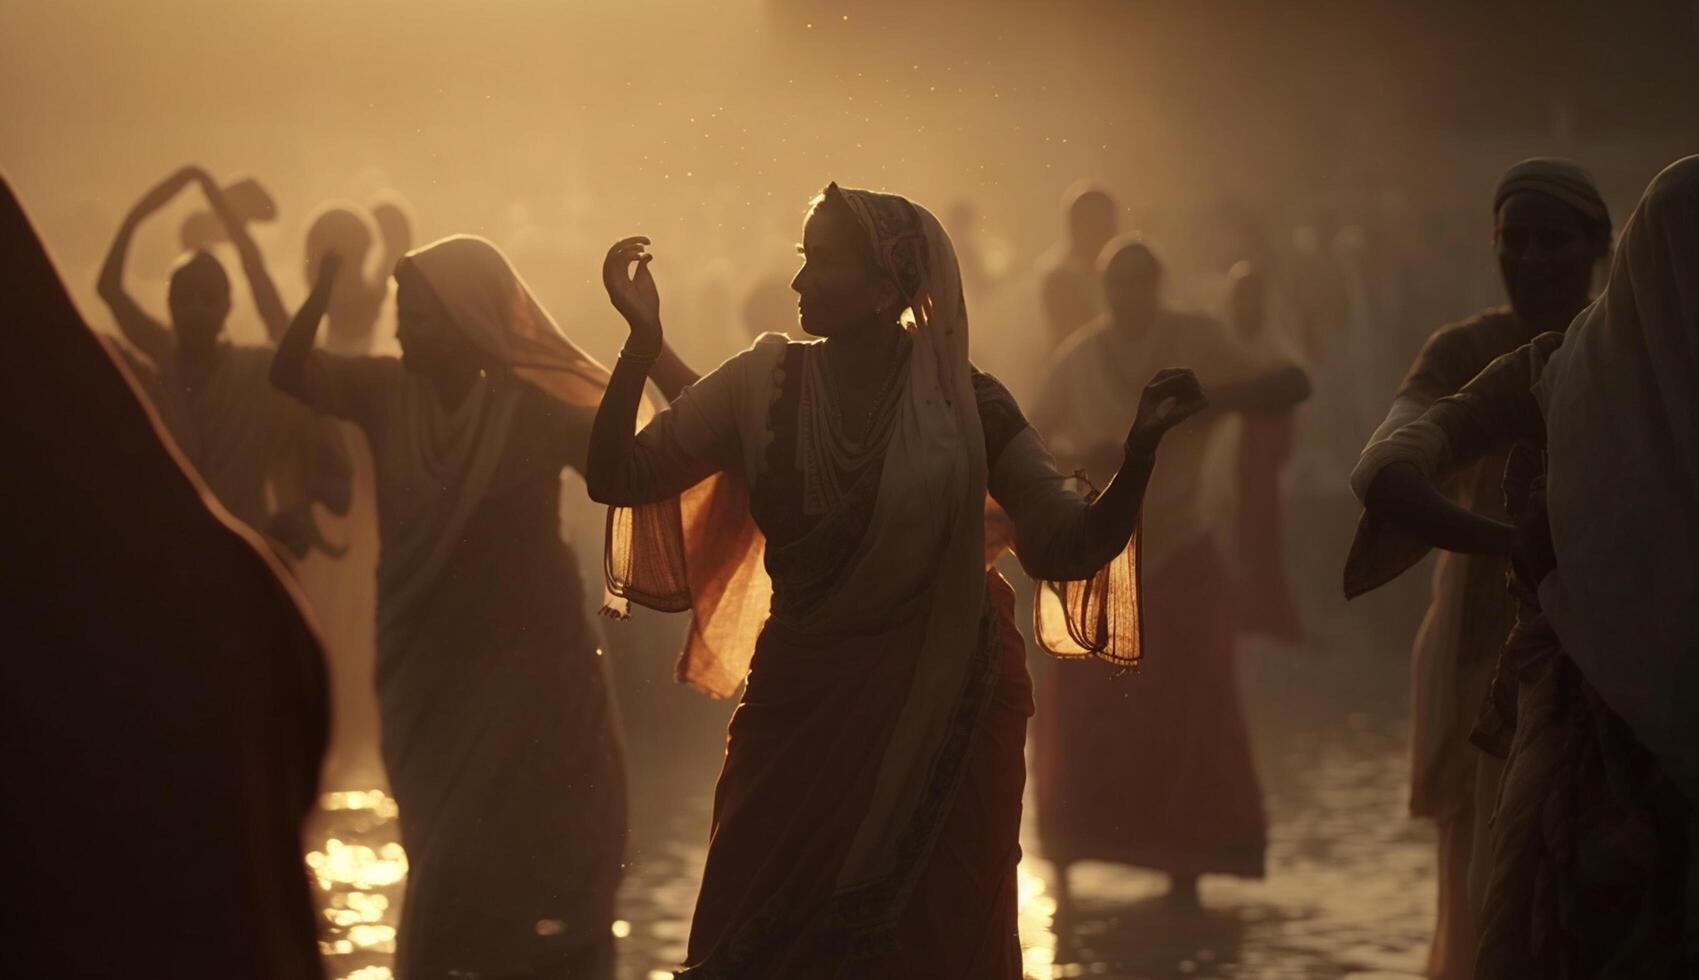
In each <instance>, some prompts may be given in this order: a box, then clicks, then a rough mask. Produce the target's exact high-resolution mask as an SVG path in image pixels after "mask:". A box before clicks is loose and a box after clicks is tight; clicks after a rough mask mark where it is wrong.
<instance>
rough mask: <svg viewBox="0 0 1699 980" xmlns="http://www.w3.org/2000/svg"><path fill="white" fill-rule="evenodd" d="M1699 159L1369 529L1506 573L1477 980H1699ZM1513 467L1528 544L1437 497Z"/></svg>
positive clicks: (1436, 421) (1401, 471)
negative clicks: (1563, 317) (1496, 766)
mask: <svg viewBox="0 0 1699 980" xmlns="http://www.w3.org/2000/svg"><path fill="white" fill-rule="evenodd" d="M1695 270H1699V157H1688V158H1687V159H1685V160H1681V161H1678V162H1677V163H1675V164H1672V165H1671V166H1670V167H1668V168H1667V169H1665V170H1664V172H1663V173H1661V174H1660V175H1659V176H1658V177H1657V178H1656V179H1654V180H1653V182H1652V184H1651V185H1650V186H1649V187H1648V188H1647V189H1646V193H1645V196H1644V197H1643V198H1642V199H1641V202H1640V206H1639V207H1638V208H1637V209H1636V210H1635V212H1634V215H1633V216H1632V217H1630V218H1629V221H1628V224H1627V225H1626V226H1625V227H1624V229H1623V234H1622V240H1621V243H1620V246H1619V248H1618V250H1617V252H1616V255H1615V258H1614V260H1613V262H1612V267H1611V277H1610V284H1609V286H1608V287H1607V288H1606V290H1605V292H1604V293H1603V294H1602V295H1601V296H1600V298H1599V299H1598V301H1597V302H1595V303H1594V304H1593V305H1591V306H1590V307H1588V308H1587V309H1585V310H1584V311H1583V312H1582V313H1581V314H1580V315H1579V316H1578V317H1577V318H1576V320H1575V322H1574V324H1573V325H1571V326H1570V328H1569V330H1568V333H1567V335H1565V334H1561V333H1555V332H1553V333H1546V334H1542V335H1541V336H1539V337H1537V338H1535V339H1534V341H1533V342H1532V343H1531V344H1529V345H1527V346H1524V347H1522V348H1520V349H1519V350H1516V351H1514V352H1512V353H1510V354H1506V355H1504V356H1502V357H1500V358H1499V359H1497V360H1496V361H1494V362H1493V363H1492V364H1491V365H1490V366H1489V367H1488V368H1487V369H1486V370H1485V371H1483V372H1482V373H1481V374H1480V375H1479V376H1477V377H1476V378H1475V379H1474V380H1473V381H1471V382H1469V383H1468V384H1467V385H1466V386H1465V387H1464V388H1463V389H1462V391H1461V392H1459V393H1458V394H1456V395H1453V396H1451V397H1448V398H1444V399H1441V400H1440V401H1438V402H1436V403H1435V404H1434V405H1433V406H1432V407H1431V408H1429V409H1428V410H1427V411H1426V412H1425V413H1423V414H1422V415H1420V416H1418V417H1417V418H1415V419H1414V420H1412V421H1410V422H1408V423H1406V424H1404V425H1403V426H1401V427H1399V428H1398V429H1396V430H1395V431H1393V432H1392V433H1390V434H1389V435H1388V437H1387V440H1386V442H1385V443H1384V448H1383V449H1382V450H1381V454H1382V456H1383V458H1384V465H1383V466H1382V467H1381V468H1380V471H1379V472H1378V473H1377V474H1376V475H1375V478H1374V480H1373V481H1372V482H1370V483H1369V485H1368V487H1367V492H1366V494H1365V496H1364V502H1365V504H1366V506H1367V507H1368V508H1369V512H1370V514H1371V516H1373V517H1374V518H1375V519H1377V520H1380V521H1387V522H1392V523H1393V524H1394V525H1395V526H1396V527H1397V528H1399V529H1400V530H1401V532H1402V533H1406V534H1410V535H1413V536H1414V537H1416V538H1417V539H1419V540H1421V541H1423V542H1425V543H1427V544H1429V545H1431V546H1433V547H1439V548H1445V549H1448V550H1450V551H1454V552H1461V553H1465V554H1481V555H1498V556H1505V555H1508V556H1509V560H1510V565H1511V568H1512V581H1513V590H1512V591H1513V594H1514V596H1515V599H1516V603H1517V606H1518V609H1517V616H1516V624H1515V626H1514V628H1513V629H1512V630H1511V632H1510V636H1509V639H1508V640H1507V641H1506V643H1505V644H1504V646H1503V649H1502V653H1501V654H1500V656H1499V659H1498V669H1497V674H1496V676H1495V678H1494V679H1493V681H1492V686H1491V694H1490V696H1489V697H1488V698H1487V699H1486V703H1485V705H1484V706H1483V705H1481V704H1480V703H1479V702H1477V705H1476V707H1477V709H1478V710H1479V709H1482V708H1484V710H1479V716H1480V721H1479V723H1478V724H1477V726H1476V729H1475V734H1474V737H1473V741H1474V742H1475V744H1476V745H1478V746H1480V747H1481V748H1482V749H1485V750H1486V751H1488V752H1491V753H1493V754H1494V755H1497V756H1501V757H1503V758H1504V760H1505V761H1504V776H1503V778H1502V781H1501V783H1500V784H1499V788H1498V794H1497V806H1496V809H1495V811H1494V813H1493V817H1492V824H1491V831H1490V835H1489V840H1488V842H1487V843H1489V844H1490V863H1489V864H1488V873H1487V875H1486V888H1485V893H1484V894H1485V898H1484V901H1483V909H1482V916H1481V930H1480V942H1479V948H1478V954H1477V956H1476V959H1475V976H1476V977H1478V978H1480V980H1501V978H1513V977H1536V976H1537V977H1558V978H1584V977H1587V978H1591V977H1624V978H1626V977H1660V978H1661V977H1687V976H1692V975H1693V972H1694V970H1695V969H1696V968H1699V914H1696V913H1699V874H1696V869H1699V862H1696V861H1695V860H1694V859H1693V855H1694V854H1695V853H1696V851H1695V847H1699V833H1696V832H1695V831H1696V829H1699V820H1696V819H1695V812H1696V811H1695V808H1694V804H1695V802H1699V716H1696V715H1695V713H1694V711H1693V703H1694V699H1695V697H1696V696H1699V671H1696V663H1695V660H1694V653H1695V651H1699V576H1696V575H1695V574H1694V568H1693V557H1694V555H1695V554H1699V508H1696V507H1695V504H1694V502H1695V500H1699V356H1696V355H1695V351H1696V350H1699V344H1696V341H1699V275H1696V274H1695ZM1512 444H1518V445H1517V450H1516V452H1515V453H1513V454H1512V455H1511V457H1510V459H1511V465H1510V467H1509V469H1508V470H1507V473H1506V476H1505V481H1504V483H1505V492H1506V498H1507V502H1508V504H1509V510H1510V514H1511V516H1512V517H1515V518H1516V519H1517V525H1516V526H1515V527H1514V528H1513V527H1512V526H1511V525H1509V524H1506V523H1503V522H1500V521H1498V520H1495V519H1493V518H1490V517H1487V516H1485V515H1481V514H1478V513H1475V512H1473V511H1470V510H1467V509H1464V508H1463V507H1461V506H1459V505H1458V504H1456V503H1453V502H1452V501H1451V500H1449V499H1448V498H1446V497H1445V496H1444V495H1442V493H1441V492H1440V490H1439V489H1437V487H1439V486H1442V485H1443V481H1444V480H1445V479H1447V478H1448V477H1449V476H1451V475H1452V474H1455V473H1457V472H1463V471H1466V470H1467V468H1468V467H1469V466H1471V465H1473V464H1474V463H1476V462H1477V461H1478V460H1480V459H1483V458H1488V457H1490V456H1491V455H1492V454H1495V453H1502V452H1504V451H1505V449H1506V448H1507V447H1509V446H1511V445H1512Z"/></svg>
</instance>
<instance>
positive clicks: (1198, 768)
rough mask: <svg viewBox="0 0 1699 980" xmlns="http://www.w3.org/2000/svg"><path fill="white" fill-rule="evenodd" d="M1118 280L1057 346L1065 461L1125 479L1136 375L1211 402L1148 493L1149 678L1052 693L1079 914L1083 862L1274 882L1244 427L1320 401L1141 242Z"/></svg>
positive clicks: (1055, 771) (1055, 792) (1045, 790)
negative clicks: (1182, 377) (1249, 579)
mask: <svg viewBox="0 0 1699 980" xmlns="http://www.w3.org/2000/svg"><path fill="white" fill-rule="evenodd" d="M1102 278H1103V287H1104V295H1105V298H1106V301H1107V302H1108V304H1109V312H1108V313H1107V314H1106V315H1105V316H1104V317H1102V318H1100V319H1098V320H1095V321H1093V322H1092V324H1091V325H1090V326H1089V327H1087V328H1085V329H1083V330H1081V331H1080V332H1078V333H1076V334H1075V335H1074V336H1073V338H1072V339H1071V340H1070V341H1069V342H1068V344H1067V345H1065V346H1064V347H1063V348H1062V349H1061V350H1060V351H1058V352H1057V355H1056V359H1055V361H1054V362H1053V363H1052V365H1051V367H1050V373H1049V376H1048V377H1047V378H1046V381H1045V385H1044V389H1043V392H1042V393H1041V394H1040V395H1039V400H1038V402H1037V404H1036V405H1035V407H1034V412H1033V414H1034V417H1035V418H1036V419H1037V420H1038V422H1037V424H1038V426H1039V428H1040V429H1042V430H1043V431H1044V432H1045V433H1047V434H1048V435H1049V436H1050V437H1051V438H1052V439H1053V440H1054V442H1055V446H1056V450H1057V454H1058V455H1059V456H1060V457H1061V458H1062V459H1063V460H1064V461H1065V462H1067V463H1075V464H1078V465H1081V466H1083V467H1084V468H1085V470H1086V473H1087V474H1088V475H1089V476H1090V477H1091V478H1092V479H1094V480H1099V481H1101V480H1103V479H1104V478H1106V477H1107V476H1109V475H1110V473H1112V472H1113V470H1112V469H1111V468H1110V467H1111V466H1112V465H1113V460H1114V451H1113V449H1114V446H1115V441H1116V439H1117V437H1118V435H1119V433H1117V432H1116V431H1115V429H1116V426H1115V425H1114V424H1113V423H1111V422H1109V420H1110V419H1112V418H1114V417H1115V416H1116V415H1118V414H1124V413H1126V412H1128V411H1129V410H1130V409H1131V408H1132V405H1133V402H1132V398H1131V396H1130V395H1129V394H1128V392H1127V383H1128V382H1127V379H1129V378H1138V377H1144V376H1145V375H1147V374H1148V373H1149V372H1150V371H1152V370H1154V369H1156V368H1157V367H1159V366H1160V365H1164V364H1185V365H1188V366H1190V367H1192V368H1194V369H1195V370H1196V371H1197V373H1198V376H1199V377H1200V378H1201V379H1202V380H1203V383H1204V384H1207V385H1208V386H1209V390H1210V392H1211V394H1210V404H1211V410H1210V412H1209V413H1208V414H1207V415H1205V416H1203V417H1200V418H1199V419H1198V420H1197V422H1195V423H1194V424H1192V425H1190V426H1187V427H1186V428H1185V429H1184V430H1182V431H1180V432H1178V433H1175V435H1174V438H1173V439H1172V440H1171V441H1170V442H1169V443H1168V445H1167V447H1166V448H1165V449H1164V459H1163V465H1162V469H1161V471H1160V472H1158V473H1157V474H1156V476H1155V477H1154V478H1152V480H1151V481H1150V487H1149V490H1148V491H1147V492H1146V494H1145V507H1146V511H1145V517H1146V518H1147V520H1146V523H1145V525H1144V530H1143V531H1142V532H1141V535H1140V536H1141V538H1142V541H1141V551H1140V563H1141V566H1142V568H1143V569H1144V570H1145V571H1146V572H1147V573H1148V576H1147V578H1146V580H1145V581H1146V582H1147V584H1148V588H1147V589H1146V590H1145V592H1144V598H1145V599H1146V600H1147V601H1146V602H1145V604H1144V607H1145V608H1146V609H1147V610H1148V615H1147V616H1146V617H1145V618H1144V626H1145V636H1146V639H1147V645H1148V648H1149V649H1150V650H1151V651H1153V652H1154V653H1156V654H1157V657H1156V659H1155V660H1154V661H1153V662H1152V663H1151V665H1150V669H1149V670H1147V671H1145V672H1144V676H1143V677H1141V678H1140V679H1139V683H1137V684H1129V685H1125V686H1122V687H1109V686H1106V685H1102V684H1095V683H1093V678H1091V677H1090V676H1089V675H1088V674H1087V673H1086V672H1085V671H1082V670H1079V669H1078V667H1077V665H1072V664H1061V665H1058V668H1057V669H1056V670H1054V671H1052V672H1051V674H1052V676H1051V677H1050V678H1049V683H1048V684H1046V685H1045V686H1044V687H1043V689H1042V690H1041V692H1040V694H1041V699H1040V704H1039V709H1040V710H1039V723H1038V730H1037V732H1036V733H1035V736H1034V738H1033V745H1034V753H1033V755H1034V778H1035V781H1036V783H1037V792H1036V793H1035V794H1034V797H1035V800H1036V803H1037V809H1038V836H1039V842H1040V844H1041V845H1042V847H1043V849H1044V853H1045V857H1047V858H1049V859H1050V860H1051V861H1052V862H1053V863H1054V864H1055V866H1056V869H1057V875H1056V877H1057V883H1058V886H1059V894H1060V896H1061V899H1062V900H1063V902H1064V904H1063V908H1064V909H1066V908H1067V907H1068V905H1067V904H1066V899H1067V897H1068V891H1067V882H1068V877H1069V876H1068V868H1069V866H1070V865H1071V864H1073V863H1075V862H1078V861H1113V862H1117V863H1122V864H1129V865H1133V866H1136V867H1145V868H1154V869H1158V870H1161V871H1163V872H1164V873H1166V874H1167V875H1168V879H1169V892H1168V897H1169V900H1170V901H1171V902H1173V903H1174V905H1176V906H1177V907H1180V908H1193V907H1196V906H1197V905H1198V904H1199V895H1198V879H1199V877H1200V876H1202V875H1205V874H1230V875H1235V876H1238V877H1244V878H1260V877H1262V875H1263V870H1264V852H1265V850H1266V846H1267V820H1266V817H1265V815H1264V813H1263V806H1262V787H1261V786H1260V784H1259V783H1258V782H1257V774H1256V766H1255V762H1254V760H1253V758H1252V755H1251V741H1250V729H1249V727H1248V726H1247V724H1246V722H1245V712H1244V706H1243V704H1242V703H1241V698H1240V693H1239V677H1238V665H1237V663H1236V662H1235V659H1234V652H1233V625H1234V609H1233V608H1232V606H1231V605H1229V602H1230V599H1231V592H1230V577H1229V567H1230V566H1229V565H1228V563H1227V560H1226V558H1225V550H1224V549H1223V547H1222V542H1221V536H1222V535H1221V532H1222V530H1223V529H1224V528H1225V527H1227V526H1229V524H1230V523H1231V520H1232V517H1233V514H1234V505H1233V502H1232V501H1233V496H1234V493H1233V491H1234V490H1235V489H1236V487H1235V484H1236V482H1237V481H1236V476H1237V474H1236V473H1235V472H1234V470H1235V467H1236V464H1237V462H1238V460H1237V448H1236V444H1235V442H1234V439H1235V437H1236V434H1237V428H1236V426H1235V423H1236V422H1237V421H1238V418H1237V416H1240V415H1250V414H1274V413H1279V412H1285V411H1290V410H1291V409H1292V408H1293V407H1294V406H1295V405H1297V404H1298V403H1300V402H1302V401H1303V400H1304V399H1305V398H1307V397H1308V396H1309V379H1308V376H1307V375H1306V374H1305V373H1304V371H1303V370H1302V369H1301V368H1299V367H1297V366H1296V365H1294V364H1291V363H1290V362H1284V361H1281V360H1278V359H1267V360H1265V359H1263V358H1262V357H1259V356H1257V355H1255V354H1253V353H1251V352H1249V351H1247V350H1246V349H1245V348H1244V347H1242V346H1241V345H1239V344H1238V343H1236V342H1235V341H1234V340H1233V338H1232V336H1231V335H1230V334H1229V333H1228V332H1227V328H1226V327H1225V326H1224V325H1223V324H1221V323H1219V322H1217V321H1215V320H1212V319H1210V318H1208V317H1204V316H1198V315H1195V314H1189V313H1183V312H1180V311H1178V310H1174V309H1171V308H1169V307H1168V306H1167V305H1166V304H1165V303H1164V302H1163V301H1162V284H1163V269H1162V264H1161V262H1160V261H1159V260H1158V259H1157V257H1156V255H1155V254H1154V253H1153V252H1152V251H1151V250H1150V248H1149V247H1148V246H1147V245H1145V244H1144V242H1143V240H1142V239H1140V238H1138V237H1137V236H1128V237H1126V238H1123V239H1119V240H1117V241H1114V242H1111V243H1110V244H1109V245H1108V247H1106V248H1105V249H1104V250H1103V256H1102ZM1051 709H1053V710H1051ZM1158 745H1160V746H1162V750H1161V751H1152V749H1151V747H1152V746H1158Z"/></svg>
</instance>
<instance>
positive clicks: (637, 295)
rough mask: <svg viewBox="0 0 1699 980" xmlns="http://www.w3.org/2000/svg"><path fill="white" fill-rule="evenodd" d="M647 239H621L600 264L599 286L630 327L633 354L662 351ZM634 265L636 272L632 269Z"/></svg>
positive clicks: (657, 298)
mask: <svg viewBox="0 0 1699 980" xmlns="http://www.w3.org/2000/svg"><path fill="white" fill-rule="evenodd" d="M648 244H649V239H648V238H645V237H644V236H642V235H637V236H634V237H632V238H625V239H621V240H620V241H617V242H615V243H614V245H613V247H612V248H610V249H608V256H607V258H606V259H604V260H603V262H602V285H603V286H605V287H607V290H608V299H609V300H610V301H611V302H612V303H613V305H614V309H616V310H618V311H619V315H620V316H623V317H625V322H626V324H627V325H628V326H630V327H631V339H630V341H628V346H629V347H630V348H631V349H632V351H633V352H634V353H645V354H646V353H659V352H660V350H661V342H662V334H661V295H660V292H659V291H658V290H657V289H656V288H655V277H654V276H652V275H650V273H649V263H650V262H652V261H654V258H655V256H654V255H652V254H650V253H649V252H648V251H646V250H645V249H646V246H647V245H648ZM634 263H635V264H636V266H637V268H636V270H635V271H633V270H632V268H631V267H632V265H633V264H634Z"/></svg>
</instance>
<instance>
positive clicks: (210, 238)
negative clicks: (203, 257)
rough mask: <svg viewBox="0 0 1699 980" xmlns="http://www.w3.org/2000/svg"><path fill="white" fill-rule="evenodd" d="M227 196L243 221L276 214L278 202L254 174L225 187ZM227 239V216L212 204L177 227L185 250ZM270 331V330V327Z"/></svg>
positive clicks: (233, 212) (233, 211)
mask: <svg viewBox="0 0 1699 980" xmlns="http://www.w3.org/2000/svg"><path fill="white" fill-rule="evenodd" d="M224 200H225V201H226V202H227V208H228V211H229V213H230V214H231V215H233V216H234V217H235V218H236V220H237V222H238V223H240V224H243V225H247V224H252V223H254V222H262V221H272V220H275V219H276V218H277V203H276V202H275V201H273V200H272V199H271V195H270V194H269V193H267V192H266V189H265V188H264V187H262V186H260V183H259V182H258V181H256V180H254V179H253V178H251V177H250V178H248V179H245V180H240V181H237V182H236V183H234V184H231V185H230V186H229V187H226V188H224ZM228 241H230V232H229V230H228V229H227V228H226V226H225V222H224V219H223V218H222V217H220V216H219V214H218V213H217V212H215V211H213V210H212V209H211V208H210V207H208V208H207V209H206V210H204V211H195V212H193V213H191V214H190V215H189V216H188V217H187V218H184V219H183V224H182V225H181V226H179V227H178V229H177V244H178V245H179V246H180V247H181V248H182V249H183V251H185V252H199V251H202V250H204V249H208V248H211V247H212V246H214V245H217V244H220V243H224V242H228ZM267 332H268V333H269V330H268V331H267Z"/></svg>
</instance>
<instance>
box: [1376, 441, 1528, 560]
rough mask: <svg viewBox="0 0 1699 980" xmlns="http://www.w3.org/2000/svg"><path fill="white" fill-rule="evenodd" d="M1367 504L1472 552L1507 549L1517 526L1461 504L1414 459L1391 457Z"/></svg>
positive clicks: (1422, 534) (1438, 541)
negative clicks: (1446, 493) (1438, 484)
mask: <svg viewBox="0 0 1699 980" xmlns="http://www.w3.org/2000/svg"><path fill="white" fill-rule="evenodd" d="M1363 506H1364V508H1366V509H1367V510H1368V512H1369V513H1371V514H1373V515H1375V516H1376V517H1381V518H1387V519H1390V520H1395V521H1397V523H1398V524H1399V526H1401V527H1403V528H1404V529H1405V530H1408V531H1411V532H1412V533H1414V534H1415V535H1416V536H1417V537H1419V538H1421V539H1422V540H1423V541H1425V542H1427V543H1428V544H1429V545H1431V546H1433V547H1435V548H1442V549H1444V550H1446V551H1457V552H1462V553H1463V554H1466V555H1507V554H1509V553H1510V539H1511V536H1512V534H1513V533H1514V532H1515V530H1516V529H1515V528H1514V527H1512V526H1511V525H1509V524H1501V523H1499V522H1498V521H1495V520H1493V519H1492V518H1490V517H1483V516H1481V515H1480V514H1477V513H1475V512H1474V511H1472V510H1469V509H1468V508H1465V507H1459V506H1457V505H1456V504H1454V503H1452V502H1451V500H1450V499H1449V498H1448V497H1446V496H1445V494H1443V493H1440V492H1439V489H1438V488H1437V487H1435V486H1434V484H1433V480H1432V479H1431V478H1430V477H1429V476H1428V475H1427V474H1426V473H1424V472H1422V470H1421V468H1420V467H1418V466H1416V465H1415V464H1414V463H1403V462H1399V463H1389V464H1387V465H1386V466H1385V467H1384V468H1382V469H1381V471H1380V472H1379V473H1378V474H1376V475H1375V479H1374V482H1373V483H1371V484H1370V485H1369V490H1368V493H1367V494H1366V495H1365V496H1364V498H1363Z"/></svg>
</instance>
